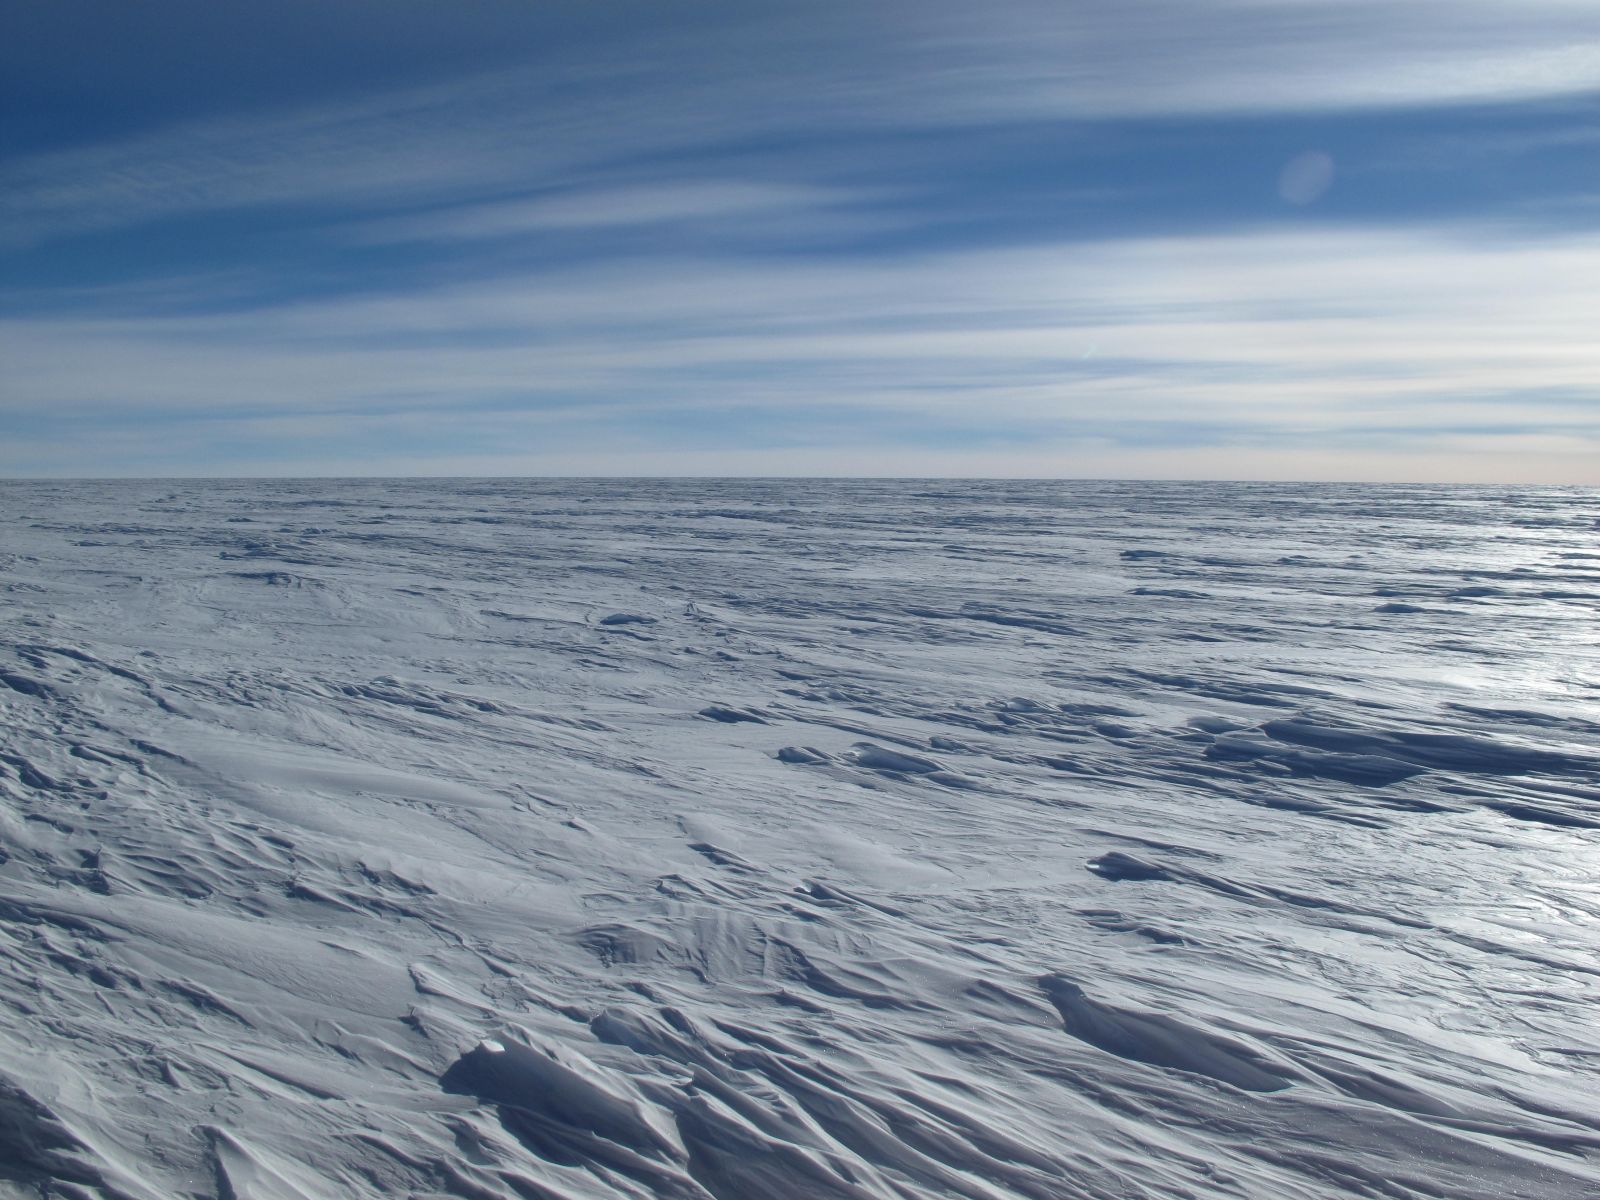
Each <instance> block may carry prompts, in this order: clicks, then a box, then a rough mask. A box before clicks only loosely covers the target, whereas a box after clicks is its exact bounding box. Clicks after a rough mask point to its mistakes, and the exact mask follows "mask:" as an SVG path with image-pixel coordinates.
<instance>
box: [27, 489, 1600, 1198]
mask: <svg viewBox="0 0 1600 1200" xmlns="http://www.w3.org/2000/svg"><path fill="white" fill-rule="evenodd" d="M0 506H3V507H0V514H3V518H4V525H3V531H4V541H3V543H0V588H3V600H4V603H3V607H0V1194H5V1195H16V1196H41V1195H42V1196H52V1197H73V1198H77V1200H83V1198H86V1197H122V1198H130V1200H171V1198H173V1197H235V1198H241V1200H299V1198H336V1197H377V1196H384V1197H397V1196H398V1197H413V1198H416V1200H426V1198H437V1197H447V1196H448V1197H470V1198H473V1200H499V1198H506V1200H512V1198H515V1200H530V1198H537V1200H551V1198H567V1197H570V1198H577V1197H594V1198H601V1197H635V1198H643V1197H667V1198H674V1200H676V1198H698V1200H705V1198H707V1197H715V1198H716V1200H758V1198H759V1200H784V1198H793V1200H846V1198H851V1200H864V1198H869V1197H871V1198H878V1197H889V1198H896V1197H899V1198H909V1197H961V1198H971V1200H1010V1198H1023V1197H1026V1198H1030V1200H1055V1198H1094V1200H1137V1198H1145V1197H1152V1198H1153V1197H1162V1198H1165V1197H1173V1198H1176V1197H1188V1198H1194V1200H1211V1198H1213V1197H1251V1198H1260V1200H1324V1198H1335V1197H1382V1198H1392V1200H1412V1198H1420V1197H1438V1198H1448V1200H1472V1198H1482V1200H1510V1198H1514V1197H1523V1198H1527V1200H1564V1198H1573V1200H1577V1198H1589V1200H1592V1198H1593V1197H1595V1196H1600V1090H1597V1088H1596V1086H1595V1080H1596V1073H1595V1072H1596V1067H1597V1066H1600V1019H1597V1013H1600V1003H1597V999H1600V954H1597V950H1600V875H1597V865H1596V864H1597V863H1600V856H1597V852H1600V622H1597V618H1600V528H1597V518H1600V495H1597V494H1595V493H1594V492H1592V491H1588V492H1585V491H1579V490H1561V489H1546V490H1538V489H1527V490H1506V489H1444V488H1429V487H1406V488H1398V487H1364V488H1357V487H1329V486H1322V487H1300V486H1279V485H1226V486H1221V485H1193V484H1190V485H1178V484H1172V485H1159V484H1078V483H1074V484H1059V483H1057V484H1040V483H976V482H974V483H948V482H940V483H930V482H898V483H886V482H801V481H757V482H643V481H610V482H570V481H566V482H554V481H547V482H522V481H425V482H385V481H352V482H329V481H314V482H268V483H263V482H227V483H217V482H182V483H173V482H159V483H151V482H143V483H64V484H56V483H16V482H13V483H6V484H0Z"/></svg>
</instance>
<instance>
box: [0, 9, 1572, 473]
mask: <svg viewBox="0 0 1600 1200" xmlns="http://www.w3.org/2000/svg"><path fill="white" fill-rule="evenodd" d="M0 139H3V143H0V144H3V149H4V153H3V155H0V435H3V436H0V473H4V474H7V475H13V476H17V475H69V476H70V475H92V476H106V475H326V474H335V475H344V474H363V475H394V474H429V475H457V474H475V475H481V474H494V475H518V474H624V475H631V474H846V475H850V474H873V475H877V474H909V475H1024V476H1035V475H1036V476H1129V477H1140V478H1146V477H1156V478H1276V479H1283V478H1289V479H1293V478H1307V479H1369V478H1370V479H1439V480H1463V481H1471V480H1495V481H1498V480H1504V481H1524V480H1525V481H1537V482H1544V481H1548V482H1577V483H1594V484H1600V338H1597V337H1596V334H1595V329H1596V326H1597V325H1600V283H1597V282H1596V281H1600V4H1596V3H1594V2H1593V0H1514V2H1513V0H1448V2H1446V0H1379V2H1374V0H1343V2H1337V3H1335V2H1324V0H1124V2H1121V3H1115V4H1113V3H1108V2H1104V0H1097V2H1095V3H1086V2H1075V0H1051V2H1049V3H1044V2H1031V0H1029V2H1009V3H1000V4H997V5H994V6H971V5H957V4H954V3H948V2H947V0H921V2H919V3H834V2H832V0H822V2H819V3H811V4H807V5H803V6H800V5H796V6H779V5H775V4H751V3H748V2H746V3H731V2H728V3H722V2H710V3H694V4H680V3H663V2H661V0H653V2H650V3H644V2H639V3H610V2H608V0H589V2H586V3H582V4H576V3H545V4H537V3H532V2H529V0H517V2H511V0H474V2H472V3H461V4H444V3H437V4H423V3H413V2H408V0H382V2H379V0H340V2H339V3H333V4H330V3H325V2H321V0H319V2H316V3H312V2H309V0H279V2H278V3H275V4H272V5H262V4H243V3H230V2H227V0H208V2H204V3H201V2H198V0H197V2H192V3H191V2H187V0H185V2H182V3H179V2H173V0H152V2H151V3H147V4H138V5H133V4H127V3H125V2H122V0H116V2H113V0H105V2H101V3H85V2H82V0H58V2H55V3H51V4H32V5H11V6H8V8H7V9H6V10H4V12H3V15H0Z"/></svg>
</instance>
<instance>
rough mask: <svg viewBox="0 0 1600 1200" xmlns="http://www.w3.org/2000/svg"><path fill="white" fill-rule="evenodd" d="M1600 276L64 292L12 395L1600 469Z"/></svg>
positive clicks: (1114, 266)
mask: <svg viewBox="0 0 1600 1200" xmlns="http://www.w3.org/2000/svg"><path fill="white" fill-rule="evenodd" d="M1597 272H1600V239H1596V238H1571V239H1568V240H1566V241H1563V242H1560V243H1555V244H1541V245H1536V246H1529V245H1527V244H1524V243H1522V242H1520V241H1517V240H1514V239H1504V238H1501V239H1496V237H1495V236H1494V234H1493V232H1492V231H1489V230H1485V229H1481V228H1472V229H1460V230H1453V231H1450V232H1449V233H1448V234H1435V235H1431V236H1427V237H1421V236H1417V235H1414V234H1406V235H1401V234H1395V233H1384V232H1374V231H1371V230H1362V229H1351V230H1344V231H1337V232H1332V231H1327V230H1319V231H1316V232H1314V233H1309V232H1301V233H1293V234H1289V233H1283V232H1278V231H1269V232H1258V233H1246V234H1237V235H1230V236H1223V237H1199V238H1163V239H1135V240H1128V241H1121V242H1101V243H1094V244H1090V245H1082V244H1071V243H1065V244H1060V245H1056V246H1047V247H1032V248H1029V249H1028V250H1026V251H988V252H982V253H962V254H954V255H929V256H921V257H916V258H912V259H906V260H901V261H895V262H877V263H872V264H861V263H855V264H850V263H844V264H834V265H830V266H823V265H818V264H816V263H814V262H808V261H794V262H789V263H784V262H780V261H768V262H761V263H751V262H743V261H728V262H720V263H708V262H703V261H683V262H667V263H662V262H657V261H654V260H651V261H648V262H643V263H634V264H631V265H629V264H620V265H618V264H613V265H609V266H605V267H601V268H596V267H591V266H581V267H572V268H569V269H567V270H565V271H562V272H558V273H553V274H541V275H537V276H525V277H524V276H518V277H506V278H500V279H496V280H494V281H492V282H478V283H474V284H470V285H463V286H458V287H453V288H441V289H438V290H436V291H433V292H429V293H424V294H412V295H408V296H404V297H395V296H389V297H382V298H366V299H350V298H341V299H334V300H323V301H310V302H300V303H293V304H286V305H281V306H275V307H271V308H266V309H253V310H249V311H241V312H231V313H223V314H214V315H207V316H172V317H164V318H141V317H135V316H121V317H110V316H103V317H97V318H92V319H91V318H84V317H64V318H55V319H49V320H37V321H33V322H26V323H20V324H17V325H15V326H13V327H12V330H11V333H10V339H11V340H10V341H9V343H8V344H7V345H6V346H5V348H4V357H5V359H6V361H7V362H8V363H10V364H11V369H12V371H13V372H14V374H15V378H16V380H17V382H18V383H19V384H20V385H21V386H19V387H18V388H17V389H16V391H15V395H16V396H19V397H20V396H25V397H28V399H27V400H25V401H20V402H19V401H18V400H15V399H14V400H12V401H10V402H9V404H8V411H9V412H10V414H11V415H12V417H13V418H14V419H16V418H27V419H31V420H41V419H46V418H52V419H60V418H61V417H63V415H65V414H68V413H76V414H78V415H80V416H81V417H83V418H84V419H89V420H93V421H97V422H106V421H109V422H112V423H115V422H116V421H118V420H119V419H123V418H125V417H127V416H128V415H130V414H134V415H137V416H138V417H139V419H140V420H142V421H146V422H148V421H157V422H159V421H162V420H165V421H168V422H171V423H174V424H181V423H183V422H185V421H188V420H190V419H192V418H194V417H196V416H198V415H200V414H204V416H205V419H206V420H207V421H209V422H213V423H216V422H223V423H226V422H228V421H235V422H238V423H239V428H240V429H244V428H247V427H249V426H250V423H252V422H259V421H262V420H264V419H268V417H269V415H270V414H281V415H282V416H284V417H285V418H287V419H293V420H314V421H317V422H321V423H322V424H321V425H320V426H319V427H321V428H324V430H328V429H334V430H338V431H340V432H341V436H342V437H343V439H344V441H345V443H346V444H347V445H348V446H349V447H351V450H350V453H351V455H352V457H351V458H350V459H349V460H348V461H347V466H348V467H349V468H350V469H357V468H359V451H358V450H356V449H355V448H356V447H359V446H361V445H363V444H365V443H368V442H369V440H370V439H369V437H368V433H367V432H366V431H368V430H370V429H372V428H384V429H388V430H390V431H391V432H393V431H394V430H396V429H400V428H405V427H415V426H416V425H417V424H418V423H419V422H420V423H422V424H426V423H428V422H432V423H433V424H434V425H435V426H436V427H442V426H445V425H448V426H449V428H450V429H451V430H452V431H453V435H454V436H457V437H460V438H464V439H466V440H468V441H470V440H471V438H472V436H473V435H472V430H474V429H478V430H485V431H492V433H490V432H486V433H485V434H484V436H485V437H486V438H491V437H492V441H493V443H494V444H495V446H496V449H497V452H500V453H510V452H512V450H513V448H515V447H521V449H522V450H523V451H524V452H525V453H533V452H534V451H536V450H538V449H539V448H540V447H545V446H548V445H549V444H550V439H551V437H552V429H554V428H557V427H563V428H565V430H566V432H565V433H563V434H562V444H564V445H566V446H568V447H569V448H571V449H573V450H576V451H584V450H585V449H586V448H589V449H594V448H597V447H599V446H601V445H604V444H605V443H606V442H607V440H608V439H610V438H613V437H614V435H615V431H616V430H617V429H619V428H626V427H629V426H630V425H635V426H636V424H637V423H638V422H641V421H644V422H648V423H650V424H651V425H653V426H655V427H657V428H660V427H662V426H664V425H672V424H674V423H676V424H677V425H678V426H679V427H681V428H693V427H696V422H697V421H701V420H703V419H705V418H707V417H712V418H714V420H715V422H716V425H717V427H718V430H719V431H720V432H719V434H718V436H719V437H725V436H732V437H733V440H735V441H737V440H739V438H744V439H745V440H746V442H747V444H748V446H749V448H751V449H752V450H759V449H762V448H763V447H767V448H770V443H771V442H772V441H773V440H774V439H775V440H776V441H777V442H779V443H782V444H785V445H790V446H795V445H804V446H810V447H811V448H813V449H817V450H821V449H825V448H826V445H827V444H828V443H829V441H830V439H831V440H832V441H833V442H836V443H839V444H848V442H849V440H850V438H851V437H852V436H854V434H855V432H856V431H857V430H858V429H859V427H860V426H862V425H864V424H877V425H878V426H880V433H881V432H882V429H881V427H882V426H884V425H885V424H887V425H890V426H895V427H903V428H904V427H913V428H914V427H916V426H917V425H919V424H920V425H921V426H922V427H923V428H924V429H933V430H938V431H942V432H943V434H944V435H946V436H951V437H954V436H957V435H958V434H961V435H964V436H967V437H969V438H979V439H984V440H988V441H992V442H998V443H1008V442H1009V443H1012V444H1013V449H1018V448H1020V447H1021V446H1023V445H1024V444H1027V443H1031V444H1033V446H1034V447H1035V448H1037V447H1038V446H1039V445H1041V444H1050V443H1052V442H1054V443H1057V444H1060V445H1062V446H1070V445H1073V444H1077V443H1082V442H1084V441H1085V440H1088V441H1089V442H1092V443H1093V444H1094V445H1096V446H1097V447H1099V448H1100V450H1099V451H1097V452H1100V451H1114V452H1118V453H1126V452H1130V451H1131V450H1132V449H1133V448H1136V447H1140V446H1148V445H1150V444H1152V443H1158V444H1159V443H1183V444H1188V445H1190V446H1191V447H1193V448H1206V447H1210V448H1211V449H1212V450H1214V451H1218V452H1221V451H1223V450H1225V449H1227V448H1228V447H1230V446H1231V447H1234V448H1238V447H1248V446H1252V445H1255V446H1262V445H1272V446H1276V447H1278V448H1279V449H1281V450H1287V451H1295V452H1309V451H1311V450H1315V449H1320V450H1324V451H1325V450H1326V449H1327V448H1328V444H1329V443H1330V441H1331V442H1338V441H1340V440H1341V439H1342V440H1343V441H1344V442H1345V443H1346V444H1347V445H1349V446H1351V447H1354V448H1359V447H1361V446H1363V445H1369V446H1370V445H1371V444H1372V443H1373V439H1375V438H1378V437H1379V436H1380V435H1382V434H1383V433H1384V431H1390V433H1391V434H1392V436H1393V437H1394V438H1395V439H1397V440H1398V441H1400V442H1404V443H1405V444H1406V445H1409V446H1412V447H1414V448H1416V449H1417V450H1418V451H1419V452H1420V451H1423V450H1427V451H1430V452H1431V451H1436V450H1438V449H1439V448H1440V447H1444V446H1451V445H1454V446H1458V447H1459V446H1460V445H1461V444H1462V443H1463V441H1467V442H1470V441H1472V440H1473V439H1477V440H1478V442H1479V446H1478V450H1479V451H1482V450H1483V449H1484V447H1485V446H1487V445H1489V444H1490V443H1497V444H1499V445H1501V446H1502V447H1504V446H1506V445H1512V444H1514V443H1511V442H1506V441H1505V440H1504V439H1505V438H1506V437H1507V436H1509V434H1510V433H1514V434H1515V435H1516V437H1518V438H1522V439H1524V440H1526V439H1529V438H1532V439H1538V438H1544V439H1547V440H1549V444H1551V445H1555V444H1560V445H1563V446H1567V447H1568V450H1569V451H1570V452H1571V453H1573V454H1577V453H1579V452H1580V451H1582V452H1593V453H1594V459H1593V462H1594V463H1595V464H1596V465H1597V469H1596V470H1595V471H1593V472H1591V473H1592V474H1595V475H1597V476H1600V394H1597V391H1596V388H1595V381H1596V380H1597V379H1600V353H1597V351H1596V349H1595V346H1594V343H1593V338H1592V334H1591V330H1590V327H1589V322H1588V321H1587V320H1586V319H1585V317H1584V312H1585V308H1584V303H1583V301H1584V298H1585V297H1587V296H1588V295H1589V294H1590V291H1591V289H1592V282H1591V281H1592V279H1593V278H1595V277H1596V273H1597ZM1313 285H1314V286H1313ZM824 416H825V417H826V420H824V419H822V418H823V417H824ZM830 426H831V432H830ZM1430 428H1432V429H1433V430H1434V431H1435V433H1434V435H1433V436H1429V435H1428V433H1427V432H1426V431H1427V430H1428V429H1430ZM703 432H704V430H702V433H703ZM323 440H324V442H325V443H327V444H333V443H328V439H327V436H326V434H325V435H324V438H323ZM338 440H339V439H338V438H335V439H333V442H334V443H336V442H337V441H338ZM668 440H670V439H668ZM910 440H911V441H913V442H915V441H916V440H918V439H917V438H915V437H912V438H911V439H910ZM285 447H286V450H285V453H286V454H287V455H288V459H289V460H290V461H292V458H293V452H294V446H293V443H292V441H291V442H289V443H285ZM724 449H725V453H726V452H727V448H724ZM18 465H19V464H16V463H15V462H13V464H12V469H17V466H18Z"/></svg>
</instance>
